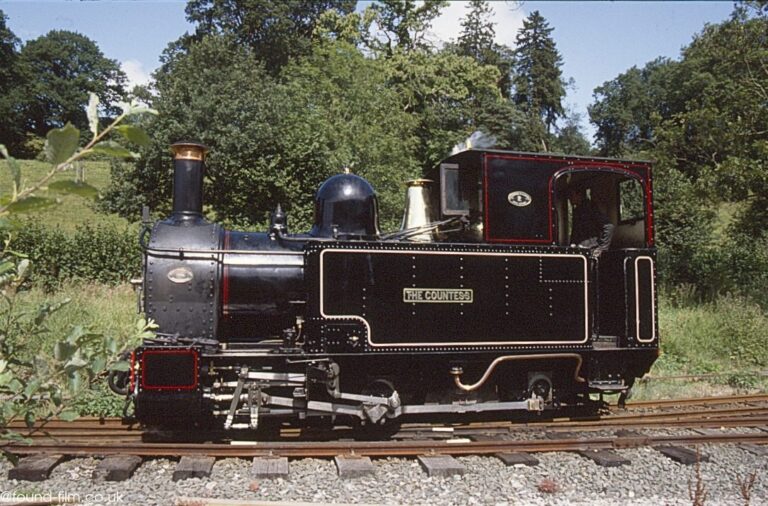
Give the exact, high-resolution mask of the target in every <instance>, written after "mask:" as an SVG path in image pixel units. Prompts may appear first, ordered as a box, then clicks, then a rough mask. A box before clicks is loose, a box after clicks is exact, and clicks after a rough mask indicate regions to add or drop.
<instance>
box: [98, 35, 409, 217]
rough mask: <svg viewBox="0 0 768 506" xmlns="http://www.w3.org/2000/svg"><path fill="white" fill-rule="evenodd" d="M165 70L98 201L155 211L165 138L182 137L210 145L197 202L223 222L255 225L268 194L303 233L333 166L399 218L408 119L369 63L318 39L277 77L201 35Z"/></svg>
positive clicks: (166, 178) (241, 51) (163, 192)
mask: <svg viewBox="0 0 768 506" xmlns="http://www.w3.org/2000/svg"><path fill="white" fill-rule="evenodd" d="M168 68H169V69H171V71H169V72H167V73H161V74H159V75H158V76H157V83H156V86H157V90H158V92H159V95H158V98H157V99H156V100H155V101H154V103H153V105H154V107H155V108H157V109H158V111H159V112H160V116H159V117H158V119H157V121H155V122H154V123H153V124H152V125H150V126H149V127H148V130H149V133H150V134H151V137H152V139H153V143H152V146H150V147H149V148H148V149H146V150H145V151H144V152H143V155H144V156H143V157H142V159H141V160H139V161H138V162H137V163H136V164H135V165H131V166H128V167H123V168H122V169H117V171H116V173H115V185H114V186H113V187H112V189H111V190H110V191H109V192H108V195H107V197H106V200H107V205H108V206H109V208H110V209H112V210H117V211H121V212H122V213H123V214H132V215H134V216H135V215H136V214H137V213H138V211H139V210H140V206H141V204H148V205H150V206H151V207H152V208H153V210H155V211H159V212H161V213H164V212H167V210H168V209H169V207H170V197H171V181H172V162H171V159H170V155H169V153H168V145H169V144H170V143H172V142H175V141H177V140H179V139H184V138H186V139H197V140H199V141H201V142H203V143H204V144H206V145H208V146H209V147H210V148H211V153H210V156H209V157H208V159H207V162H206V165H207V177H206V187H205V191H206V197H205V202H206V204H207V205H208V207H207V208H206V210H207V211H209V216H210V217H211V218H215V219H217V220H218V221H222V222H224V223H226V224H229V225H237V226H240V227H257V228H263V227H264V226H265V225H266V223H267V222H268V217H269V213H270V212H271V211H272V210H274V208H275V206H276V205H277V204H278V203H280V204H282V206H283V208H284V209H286V210H287V211H288V213H289V218H290V225H291V228H293V229H296V230H307V229H308V227H309V225H310V224H311V222H312V214H313V203H312V197H313V195H314V193H315V191H316V190H317V187H318V185H319V184H320V183H321V182H322V181H324V180H325V179H326V178H327V177H329V176H331V175H333V174H337V173H339V172H340V171H341V170H342V169H343V168H344V167H345V166H351V168H352V170H353V171H354V172H356V173H358V174H360V175H361V176H363V177H366V178H368V179H369V180H370V181H371V183H372V184H373V185H374V187H375V188H376V189H377V191H378V192H379V193H380V197H381V202H382V205H381V208H382V215H383V216H384V217H385V219H388V221H389V225H390V226H391V225H392V223H393V222H394V221H395V220H396V219H397V218H399V217H400V216H399V215H400V212H401V209H402V205H401V202H402V196H403V194H404V190H403V187H402V186H401V184H402V182H403V181H404V180H406V179H408V178H412V177H415V176H417V175H418V167H417V165H416V163H415V157H414V154H413V151H414V141H413V133H412V132H413V119H412V118H411V116H410V115H409V114H408V113H406V112H404V111H403V110H402V106H401V103H400V97H399V96H398V95H397V94H396V92H395V91H394V90H392V89H390V88H388V86H387V84H388V83H387V74H386V73H385V72H384V69H383V68H382V66H381V65H380V64H379V63H378V62H377V61H376V60H371V59H367V58H365V57H364V56H363V55H362V54H361V53H360V51H359V50H358V49H356V48H355V47H354V46H351V45H349V44H346V43H343V42H328V43H325V44H319V45H317V46H316V47H315V48H314V51H313V53H312V54H311V55H309V56H307V57H305V58H303V59H300V60H298V61H293V62H290V63H289V64H288V65H287V66H286V67H284V69H283V71H282V73H281V76H280V78H279V79H278V78H276V77H274V76H272V75H271V74H270V73H269V72H268V71H267V70H266V69H265V68H264V65H263V64H262V63H260V62H259V61H258V60H257V58H256V56H255V55H254V54H252V52H251V51H250V50H249V49H248V48H246V47H239V48H233V46H232V45H231V44H230V41H229V40H227V39H226V38H225V37H221V36H210V37H205V38H203V39H202V40H201V41H200V42H198V43H196V44H194V45H192V47H191V48H190V50H189V53H188V54H180V55H178V56H177V57H176V59H175V61H173V62H172V65H170V66H169V67H168Z"/></svg>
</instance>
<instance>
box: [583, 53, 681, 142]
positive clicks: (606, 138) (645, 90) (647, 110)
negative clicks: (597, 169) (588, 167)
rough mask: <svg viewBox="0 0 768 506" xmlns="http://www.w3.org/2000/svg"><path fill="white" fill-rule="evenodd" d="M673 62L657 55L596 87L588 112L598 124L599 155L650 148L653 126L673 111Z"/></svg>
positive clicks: (596, 135)
mask: <svg viewBox="0 0 768 506" xmlns="http://www.w3.org/2000/svg"><path fill="white" fill-rule="evenodd" d="M676 64H677V63H676V62H672V61H670V60H669V59H666V58H658V59H656V60H654V61H652V62H649V63H647V64H646V65H645V67H643V68H642V69H638V68H637V67H632V68H630V69H629V70H627V71H626V72H624V73H622V74H619V76H618V77H616V78H615V79H613V80H611V81H606V82H605V83H603V84H602V85H601V86H599V87H597V88H595V90H594V93H593V98H594V100H595V102H594V103H593V104H591V105H590V106H589V107H588V111H589V117H590V120H591V121H592V123H594V124H595V126H596V127H597V132H596V134H595V137H596V140H597V145H598V147H599V149H600V154H601V155H603V156H623V155H625V154H627V153H631V152H635V151H638V150H648V149H651V148H652V147H653V144H654V142H655V128H656V127H657V126H658V124H659V123H660V122H661V121H663V120H665V119H668V118H669V116H670V114H671V112H672V111H671V110H670V104H669V103H668V96H669V94H670V93H669V91H670V82H669V81H670V75H671V73H672V71H673V69H674V67H675V65H676Z"/></svg>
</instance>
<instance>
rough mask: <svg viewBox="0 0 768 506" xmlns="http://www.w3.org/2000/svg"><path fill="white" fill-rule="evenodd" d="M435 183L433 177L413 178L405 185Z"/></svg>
mask: <svg viewBox="0 0 768 506" xmlns="http://www.w3.org/2000/svg"><path fill="white" fill-rule="evenodd" d="M432 183H434V181H433V180H431V179H413V180H411V181H406V182H405V186H407V187H409V188H410V187H412V186H428V185H430V184H432Z"/></svg>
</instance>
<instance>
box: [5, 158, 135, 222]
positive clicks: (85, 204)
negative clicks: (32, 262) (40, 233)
mask: <svg viewBox="0 0 768 506" xmlns="http://www.w3.org/2000/svg"><path fill="white" fill-rule="evenodd" d="M19 163H20V165H21V173H22V187H25V186H30V185H31V184H32V183H33V182H35V181H38V180H40V179H41V178H42V177H43V176H44V175H45V174H46V173H47V172H48V170H50V165H49V164H47V163H44V162H38V161H35V160H19ZM83 167H84V170H83V173H84V175H85V180H84V181H83V182H76V181H75V172H74V170H73V169H70V170H68V171H65V172H61V173H59V174H57V175H56V176H54V178H53V180H52V182H51V183H49V184H48V186H47V187H45V188H41V189H40V190H38V191H37V192H35V193H34V195H32V196H31V197H29V198H27V199H25V200H23V201H21V202H17V203H15V204H13V206H11V211H12V213H11V219H12V220H14V221H18V220H20V219H23V218H25V217H26V218H38V219H40V220H41V221H44V222H45V223H47V224H49V225H50V226H52V227H55V228H60V229H61V230H68V231H69V230H74V229H75V227H76V226H77V225H78V224H81V223H94V224H96V223H99V224H106V225H110V224H111V225H117V226H124V225H126V224H128V221H127V220H125V219H123V218H121V217H119V216H117V215H114V214H104V213H100V212H98V211H96V210H95V209H94V204H95V202H96V201H97V199H98V197H99V193H100V192H102V191H104V190H105V189H106V188H107V186H108V185H109V181H110V172H109V162H105V161H86V162H83ZM11 187H12V179H11V175H10V170H9V169H8V164H7V162H6V161H5V160H2V161H0V194H2V195H4V196H7V195H9V194H10V189H11ZM7 198H8V197H6V200H5V201H6V202H7Z"/></svg>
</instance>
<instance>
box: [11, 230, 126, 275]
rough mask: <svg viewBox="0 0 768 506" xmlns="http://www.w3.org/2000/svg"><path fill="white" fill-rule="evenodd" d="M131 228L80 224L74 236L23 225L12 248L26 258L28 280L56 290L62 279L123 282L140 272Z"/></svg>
mask: <svg viewBox="0 0 768 506" xmlns="http://www.w3.org/2000/svg"><path fill="white" fill-rule="evenodd" d="M137 237H138V232H137V231H136V230H135V228H134V227H126V228H123V229H120V228H118V227H115V226H108V225H87V224H86V225H81V226H78V227H77V228H76V229H75V232H74V233H73V234H67V233H64V232H62V231H61V230H58V229H53V228H49V227H47V226H45V225H43V224H41V223H40V222H36V221H27V222H24V223H23V225H22V226H20V227H19V228H18V229H17V230H16V231H15V232H14V247H15V249H16V250H17V251H20V252H22V253H24V254H26V255H28V256H29V258H30V259H31V260H32V265H33V266H34V268H33V271H32V275H31V278H30V279H31V280H32V281H33V282H37V283H42V284H43V286H45V287H46V288H49V289H51V288H55V287H57V286H59V284H60V283H61V282H62V281H65V280H85V281H95V282H99V283H106V284H118V283H124V282H126V281H128V280H130V279H131V277H134V276H136V275H138V274H139V272H140V270H141V249H140V247H139V244H138V239H137Z"/></svg>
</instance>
